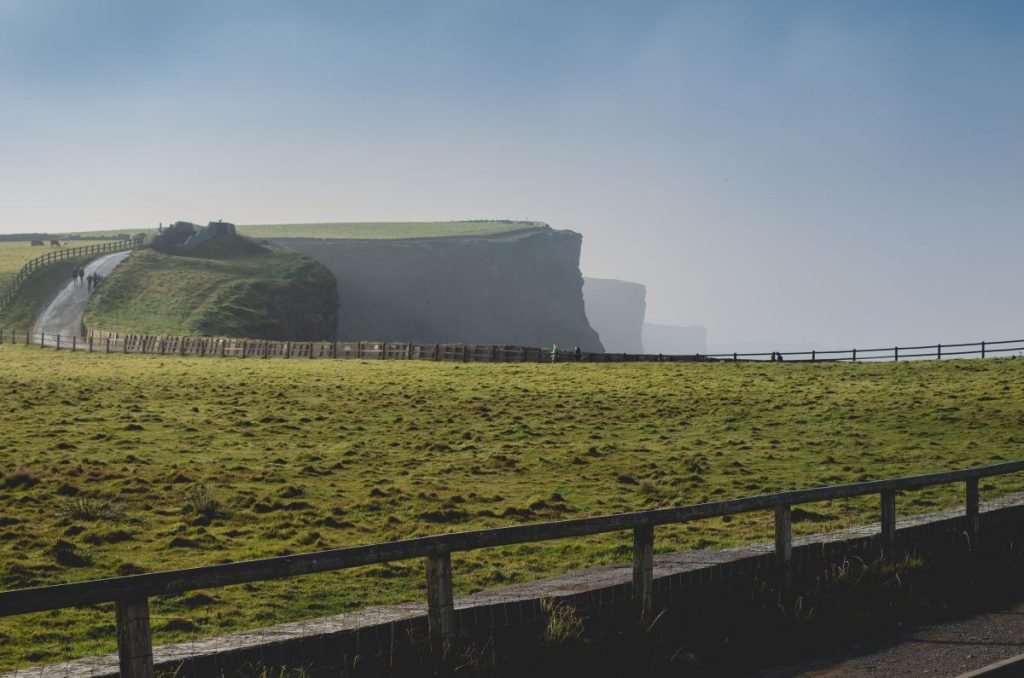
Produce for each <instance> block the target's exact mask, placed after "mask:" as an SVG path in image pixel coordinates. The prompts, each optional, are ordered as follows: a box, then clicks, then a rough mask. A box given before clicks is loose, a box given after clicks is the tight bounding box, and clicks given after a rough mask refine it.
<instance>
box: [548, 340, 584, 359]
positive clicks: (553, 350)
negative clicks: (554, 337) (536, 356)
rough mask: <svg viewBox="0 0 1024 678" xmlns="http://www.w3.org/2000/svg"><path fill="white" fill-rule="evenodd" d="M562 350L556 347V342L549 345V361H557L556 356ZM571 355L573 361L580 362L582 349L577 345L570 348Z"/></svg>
mask: <svg viewBox="0 0 1024 678" xmlns="http://www.w3.org/2000/svg"><path fill="white" fill-rule="evenodd" d="M562 352H563V351H562V350H561V349H560V348H558V344H553V345H552V346H551V362H553V363H557V362H558V356H559V355H561V354H562ZM572 357H573V360H574V361H576V362H580V361H581V360H583V350H582V349H581V348H580V347H579V346H577V347H576V348H574V349H573V350H572Z"/></svg>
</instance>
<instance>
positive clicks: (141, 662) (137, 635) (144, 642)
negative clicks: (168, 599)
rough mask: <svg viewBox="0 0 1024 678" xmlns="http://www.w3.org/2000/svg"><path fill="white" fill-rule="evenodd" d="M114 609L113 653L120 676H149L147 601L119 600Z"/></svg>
mask: <svg viewBox="0 0 1024 678" xmlns="http://www.w3.org/2000/svg"><path fill="white" fill-rule="evenodd" d="M116 612H117V657H118V662H119V664H120V667H121V676H122V678H153V677H154V675H155V671H154V670H153V637H152V634H151V632H150V628H149V601H148V600H147V599H145V598H141V599H138V600H120V601H118V602H117V604H116Z"/></svg>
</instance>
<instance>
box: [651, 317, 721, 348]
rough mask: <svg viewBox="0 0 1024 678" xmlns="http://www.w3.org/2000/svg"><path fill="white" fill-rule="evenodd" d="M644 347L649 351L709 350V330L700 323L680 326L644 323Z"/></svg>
mask: <svg viewBox="0 0 1024 678" xmlns="http://www.w3.org/2000/svg"><path fill="white" fill-rule="evenodd" d="M644 348H645V349H646V350H647V352H648V353H662V354H664V355H695V354H697V353H707V352H708V330H707V328H706V327H701V326H700V325H691V326H689V327H678V326H676V325H655V324H654V323H644Z"/></svg>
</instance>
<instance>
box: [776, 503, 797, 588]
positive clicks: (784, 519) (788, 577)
mask: <svg viewBox="0 0 1024 678" xmlns="http://www.w3.org/2000/svg"><path fill="white" fill-rule="evenodd" d="M775 567H776V568H777V569H778V576H779V586H781V587H782V588H783V590H784V591H786V592H787V593H788V592H789V591H790V590H791V589H792V587H793V512H792V507H790V506H789V505H788V504H786V505H785V506H776V507H775Z"/></svg>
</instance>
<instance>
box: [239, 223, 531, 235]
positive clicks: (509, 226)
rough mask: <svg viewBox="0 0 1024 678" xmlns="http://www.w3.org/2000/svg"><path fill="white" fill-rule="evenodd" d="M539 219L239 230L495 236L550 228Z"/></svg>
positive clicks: (248, 231) (246, 228)
mask: <svg viewBox="0 0 1024 678" xmlns="http://www.w3.org/2000/svg"><path fill="white" fill-rule="evenodd" d="M547 227H548V226H547V224H544V223H541V222H537V221H419V222H416V221H381V222H351V223H321V224H247V225H240V226H238V231H239V233H242V234H244V235H247V236H250V237H253V238H329V239H339V240H401V239H406V238H451V237H474V236H475V237H479V236H495V235H501V234H502V233H510V232H515V231H522V230H523V229H533V228H547Z"/></svg>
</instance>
